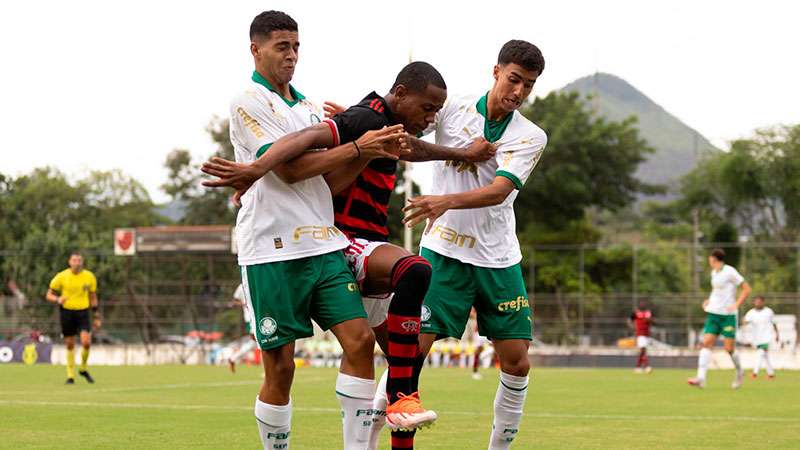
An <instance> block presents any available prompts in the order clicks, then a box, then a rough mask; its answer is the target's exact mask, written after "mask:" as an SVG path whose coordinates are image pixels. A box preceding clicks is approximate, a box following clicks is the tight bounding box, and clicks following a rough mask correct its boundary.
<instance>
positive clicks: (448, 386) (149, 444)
mask: <svg viewBox="0 0 800 450" xmlns="http://www.w3.org/2000/svg"><path fill="white" fill-rule="evenodd" d="M483 373H484V375H485V376H484V379H483V380H482V381H475V380H472V379H471V378H470V377H469V373H468V372H467V371H464V370H459V369H436V370H427V371H426V372H425V373H423V380H422V386H423V391H422V394H423V398H424V400H425V404H426V405H427V406H428V407H429V408H432V409H435V410H437V411H438V412H439V414H440V420H439V422H438V423H437V424H436V426H434V427H433V428H431V429H428V430H424V431H422V432H420V433H418V434H417V436H418V437H417V448H418V449H481V448H483V449H485V448H486V442H487V439H488V432H489V431H488V430H489V428H490V427H491V420H492V406H491V405H492V400H493V398H494V392H495V388H496V385H497V376H496V372H494V371H492V370H487V371H484V372H483ZM92 374H93V375H94V376H95V378H96V380H97V383H96V384H94V385H88V384H86V383H85V382H84V381H83V380H82V379H79V380H77V384H76V385H74V386H65V385H63V384H62V382H63V381H64V369H63V367H61V366H33V367H27V366H22V365H4V366H1V367H0V448H13V449H23V448H78V449H87V448H114V449H116V448H136V449H151V448H164V449H177V448H192V449H205V448H208V449H240V448H249V449H256V448H259V447H260V441H259V438H258V433H257V430H256V425H255V421H254V419H253V414H252V410H253V401H254V397H255V395H256V391H257V389H258V385H259V383H260V375H259V372H258V370H257V369H256V368H253V367H242V368H241V370H240V371H239V372H238V373H237V374H236V375H231V374H230V373H228V372H227V370H226V369H224V368H222V367H206V366H199V367H195V366H145V367H94V368H92ZM690 374H691V373H690V372H689V371H680V370H658V371H656V372H654V373H653V374H651V375H636V374H633V373H632V372H631V371H629V370H616V369H598V370H589V369H587V370H583V369H538V370H536V371H535V376H534V378H533V383H532V384H531V389H530V391H529V393H528V401H527V407H526V413H525V417H524V419H523V423H522V427H521V430H520V434H519V436H518V438H517V440H516V441H515V443H514V446H513V447H512V448H516V449H528V448H547V449H550V448H564V449H600V448H607V449H623V448H625V449H628V448H646V449H675V448H709V449H711V448H724V449H726V450H727V449H732V448H743V449H750V448H770V449H776V448H798V447H800V373H785V372H783V373H781V372H779V374H778V378H777V379H776V380H775V381H767V380H764V379H759V380H756V381H751V380H749V379H748V380H746V383H745V385H744V387H743V388H742V389H741V390H739V391H731V389H730V387H729V383H730V381H731V377H732V372H719V371H712V372H710V381H709V385H708V387H707V388H706V389H705V390H703V391H701V390H698V389H693V388H689V387H687V386H686V385H685V382H684V380H685V378H686V377H687V376H688V375H690ZM334 379H335V371H334V370H332V369H313V368H300V369H298V370H297V376H296V379H295V384H294V393H293V402H294V405H295V408H294V423H293V428H292V436H293V439H292V445H291V448H293V449H335V448H341V444H340V425H341V422H340V418H339V417H340V416H339V411H338V403H337V401H336V398H335V396H334V393H333V384H334ZM381 441H382V442H381V444H382V446H381V448H387V447H386V445H387V441H388V433H387V434H385V436H384V437H382V439H381Z"/></svg>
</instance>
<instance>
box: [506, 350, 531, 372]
mask: <svg viewBox="0 0 800 450" xmlns="http://www.w3.org/2000/svg"><path fill="white" fill-rule="evenodd" d="M500 366H501V369H502V370H503V372H505V373H507V374H509V375H514V376H517V377H524V376H527V375H528V372H530V370H531V362H530V360H529V359H528V353H527V352H520V353H519V354H517V353H516V352H515V353H513V354H511V355H506V356H505V357H504V358H502V359H501V360H500Z"/></svg>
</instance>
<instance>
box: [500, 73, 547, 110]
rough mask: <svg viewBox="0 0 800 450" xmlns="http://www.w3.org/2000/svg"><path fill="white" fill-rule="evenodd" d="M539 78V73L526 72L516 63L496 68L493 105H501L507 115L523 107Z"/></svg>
mask: <svg viewBox="0 0 800 450" xmlns="http://www.w3.org/2000/svg"><path fill="white" fill-rule="evenodd" d="M537 78H539V72H536V71H531V70H525V69H523V68H522V66H520V65H518V64H514V63H508V64H504V65H500V64H498V65H496V66H494V80H495V82H494V87H493V88H492V93H491V95H492V97H493V101H492V104H494V105H499V106H500V108H501V109H502V110H503V111H505V112H506V113H510V112H512V111H514V110H516V109H519V107H520V106H522V102H524V101H525V99H527V98H528V96H529V95H531V91H533V85H534V83H536V79H537Z"/></svg>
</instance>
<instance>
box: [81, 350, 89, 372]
mask: <svg viewBox="0 0 800 450" xmlns="http://www.w3.org/2000/svg"><path fill="white" fill-rule="evenodd" d="M88 362H89V349H88V348H85V347H84V348H82V349H81V372H86V369H87V368H88V364H87V363H88Z"/></svg>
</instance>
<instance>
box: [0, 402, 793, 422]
mask: <svg viewBox="0 0 800 450" xmlns="http://www.w3.org/2000/svg"><path fill="white" fill-rule="evenodd" d="M0 405H9V406H11V405H20V406H68V407H84V406H85V407H100V408H129V409H176V410H212V411H213V410H226V411H229V410H233V411H252V410H253V407H252V406H226V405H175V404H151V403H113V402H112V403H103V402H56V401H39V400H0ZM292 410H294V411H298V412H312V413H326V414H327V413H331V414H334V413H336V414H338V413H339V412H340V411H339V409H338V408H307V407H298V406H293V407H292ZM440 413H441V414H444V415H457V416H491V415H492V413H491V412H486V411H483V412H478V411H440ZM525 417H527V418H541V419H586V420H624V421H634V422H636V421H642V420H677V421H684V420H686V421H698V420H703V421H732V422H767V423H769V422H774V423H800V419H792V418H789V417H753V416H687V415H673V416H670V415H661V416H659V415H633V414H572V413H546V412H528V413H525Z"/></svg>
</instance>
